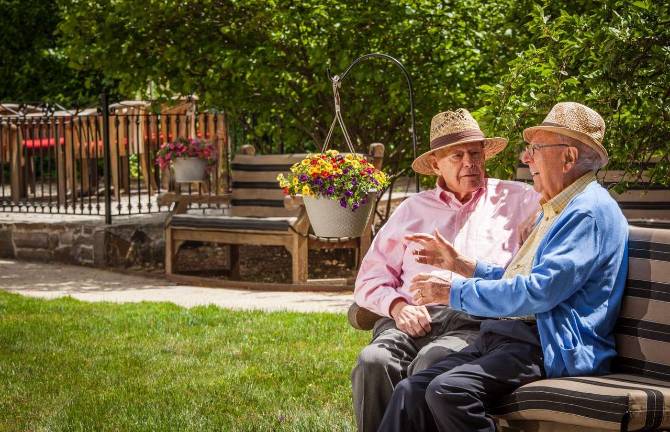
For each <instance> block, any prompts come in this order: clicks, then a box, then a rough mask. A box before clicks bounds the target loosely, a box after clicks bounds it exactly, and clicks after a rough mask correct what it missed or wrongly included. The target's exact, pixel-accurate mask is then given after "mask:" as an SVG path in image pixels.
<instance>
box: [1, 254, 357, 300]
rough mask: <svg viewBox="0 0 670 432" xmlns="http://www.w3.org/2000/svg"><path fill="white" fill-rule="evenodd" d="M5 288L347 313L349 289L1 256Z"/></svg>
mask: <svg viewBox="0 0 670 432" xmlns="http://www.w3.org/2000/svg"><path fill="white" fill-rule="evenodd" d="M0 289H3V290H5V291H10V292H15V293H19V294H22V295H27V296H31V297H40V298H48V299H50V298H57V297H63V296H71V297H73V298H76V299H78V300H83V301H108V302H141V301H159V302H172V303H175V304H178V305H180V306H185V307H193V306H199V305H209V304H213V305H217V306H221V307H224V308H230V309H261V310H266V311H277V310H290V311H297V312H346V310H347V308H348V307H349V305H350V304H351V302H352V301H353V295H352V293H351V292H348V293H316V292H261V291H245V290H237V289H222V288H201V287H194V286H182V285H175V284H173V283H171V282H168V281H166V280H164V279H160V278H150V277H144V276H138V275H133V274H123V273H118V272H112V271H106V270H100V269H95V268H88V267H79V266H68V265H62V264H45V263H34V262H30V263H29V262H23V261H15V260H10V259H0Z"/></svg>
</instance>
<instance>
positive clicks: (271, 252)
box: [176, 242, 356, 283]
mask: <svg viewBox="0 0 670 432" xmlns="http://www.w3.org/2000/svg"><path fill="white" fill-rule="evenodd" d="M353 257H354V254H353V251H352V250H346V249H333V250H310V251H309V258H308V259H309V261H308V262H309V266H308V268H309V275H308V277H309V278H310V279H324V278H351V277H355V275H356V271H355V270H354V269H353V259H354V258H353ZM176 261H177V266H176V271H177V273H182V274H189V275H196V276H203V277H216V278H221V279H226V278H227V275H228V250H227V247H225V246H217V245H213V244H203V243H197V242H188V243H186V244H184V245H183V246H182V248H181V249H180V251H179V255H178V256H177V260H176ZM240 279H241V280H248V281H254V282H271V283H272V282H275V283H290V282H291V255H290V254H289V253H288V251H287V250H286V249H284V248H283V247H281V246H241V247H240Z"/></svg>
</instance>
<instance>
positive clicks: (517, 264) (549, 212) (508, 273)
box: [503, 172, 596, 279]
mask: <svg viewBox="0 0 670 432" xmlns="http://www.w3.org/2000/svg"><path fill="white" fill-rule="evenodd" d="M592 181H596V175H595V174H594V173H593V172H589V173H586V174H584V175H583V176H581V177H580V178H578V179H577V180H575V181H574V182H573V183H572V184H571V185H570V186H568V187H566V188H565V189H563V190H562V191H561V192H560V193H559V194H558V195H556V196H555V197H553V198H552V199H550V200H549V201H547V202H544V203H541V204H542V219H540V222H539V223H538V224H537V225H536V226H535V228H533V231H532V232H531V233H530V235H529V236H528V238H527V239H526V241H525V242H524V244H523V245H522V246H521V248H520V249H519V252H517V254H516V255H515V256H514V258H512V261H511V262H510V264H509V265H508V266H507V268H506V269H505V274H504V275H503V279H511V278H513V277H514V276H516V275H524V276H528V275H529V274H530V271H531V269H532V268H533V261H534V258H535V254H536V253H537V248H538V246H539V245H540V241H541V240H542V238H543V237H544V235H545V234H546V233H547V231H548V230H549V228H550V227H551V225H552V224H553V223H554V221H555V220H556V218H557V217H558V215H560V214H561V212H562V211H563V209H564V208H565V206H567V205H568V203H569V202H570V200H572V199H573V198H574V197H575V196H576V195H578V194H579V193H581V192H582V191H583V190H584V189H585V188H586V186H588V185H589V183H591V182H592Z"/></svg>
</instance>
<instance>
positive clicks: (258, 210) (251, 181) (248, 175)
mask: <svg viewBox="0 0 670 432" xmlns="http://www.w3.org/2000/svg"><path fill="white" fill-rule="evenodd" d="M305 156H306V155H304V154H282V155H260V156H255V155H245V154H238V155H236V156H235V157H234V158H233V163H232V165H231V168H232V169H231V171H232V173H231V178H232V184H231V186H232V201H231V214H232V215H233V216H253V217H291V216H296V215H297V213H298V211H299V209H298V210H288V209H286V208H284V193H283V192H282V190H281V188H280V187H279V183H278V182H277V175H278V174H279V173H283V174H284V175H286V174H287V173H289V172H290V169H291V166H292V165H293V164H294V163H297V162H300V161H301V160H303V159H304V158H305Z"/></svg>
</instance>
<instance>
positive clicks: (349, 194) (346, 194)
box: [344, 190, 354, 197]
mask: <svg viewBox="0 0 670 432" xmlns="http://www.w3.org/2000/svg"><path fill="white" fill-rule="evenodd" d="M353 194H354V193H353V192H352V191H350V190H348V191H346V192H345V193H344V195H345V196H348V197H350V196H352V195H353Z"/></svg>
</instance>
